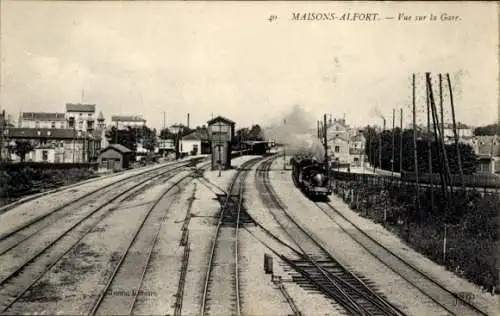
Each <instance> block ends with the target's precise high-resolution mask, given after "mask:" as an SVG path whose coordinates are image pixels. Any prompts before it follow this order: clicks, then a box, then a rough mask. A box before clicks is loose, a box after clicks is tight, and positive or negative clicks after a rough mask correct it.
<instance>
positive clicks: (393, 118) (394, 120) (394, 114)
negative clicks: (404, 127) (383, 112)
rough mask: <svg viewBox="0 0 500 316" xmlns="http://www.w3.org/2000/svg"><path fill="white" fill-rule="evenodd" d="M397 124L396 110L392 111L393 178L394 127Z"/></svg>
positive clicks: (392, 175)
mask: <svg viewBox="0 0 500 316" xmlns="http://www.w3.org/2000/svg"><path fill="white" fill-rule="evenodd" d="M395 122H396V109H392V159H391V178H392V177H394V151H395V150H394V126H395Z"/></svg>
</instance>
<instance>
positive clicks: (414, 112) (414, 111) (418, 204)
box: [412, 74, 420, 211]
mask: <svg viewBox="0 0 500 316" xmlns="http://www.w3.org/2000/svg"><path fill="white" fill-rule="evenodd" d="M412 105H413V160H414V162H413V164H414V170H415V180H416V189H417V190H416V193H417V196H416V201H417V211H420V185H419V183H418V180H419V179H418V156H417V109H416V103H415V74H413V75H412Z"/></svg>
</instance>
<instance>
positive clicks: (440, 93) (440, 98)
mask: <svg viewBox="0 0 500 316" xmlns="http://www.w3.org/2000/svg"><path fill="white" fill-rule="evenodd" d="M439 107H440V111H441V126H442V128H441V144H442V147H443V157H444V167H445V169H444V170H445V171H446V177H447V178H446V182H447V183H448V184H449V185H450V192H451V193H453V184H452V182H451V181H452V179H451V173H450V165H449V163H448V154H447V153H446V147H445V144H444V113H443V78H442V76H441V74H439Z"/></svg>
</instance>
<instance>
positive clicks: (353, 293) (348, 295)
mask: <svg viewBox="0 0 500 316" xmlns="http://www.w3.org/2000/svg"><path fill="white" fill-rule="evenodd" d="M272 162H273V160H272V159H270V160H268V161H265V162H264V163H262V164H261V165H260V166H259V168H258V173H259V174H260V176H261V180H262V181H258V183H257V184H258V186H259V187H260V189H259V191H261V192H265V195H264V196H263V198H264V201H265V203H266V204H268V205H269V207H270V208H269V209H270V211H271V212H272V213H273V214H272V215H273V217H274V218H275V220H276V222H277V223H278V224H279V225H280V226H281V228H282V229H283V230H284V231H285V232H286V233H287V235H288V236H289V237H290V239H291V240H293V241H294V242H295V244H296V245H297V247H298V248H299V249H294V248H293V247H291V246H289V245H287V247H288V248H291V249H293V251H294V252H295V253H296V256H295V257H294V258H293V259H292V258H288V257H286V256H284V255H281V254H278V255H279V257H280V258H281V259H282V260H283V261H284V262H286V263H287V264H288V265H290V266H291V267H292V268H293V269H294V270H295V271H296V272H297V274H296V275H295V276H294V279H295V280H296V281H297V282H298V283H302V284H307V285H309V286H314V287H315V288H316V289H318V290H319V291H321V292H322V293H324V294H325V295H327V296H328V297H330V298H331V299H333V300H335V301H336V302H337V303H338V304H340V305H341V306H342V307H343V308H344V309H345V310H346V311H347V312H349V313H351V314H353V315H404V314H403V312H401V311H400V310H399V309H397V308H396V307H394V306H393V305H392V304H390V303H389V302H388V301H387V300H386V299H385V298H384V297H382V296H381V295H380V294H378V293H376V292H375V291H374V290H373V289H371V288H370V287H369V286H368V285H367V284H366V283H367V282H366V281H364V280H362V279H360V278H359V277H358V276H356V275H355V274H354V273H352V272H351V271H349V270H348V269H346V268H345V267H344V266H342V265H341V264H340V263H339V262H338V261H337V260H335V259H334V258H333V257H332V256H331V255H330V254H329V253H328V251H326V249H325V248H324V247H323V246H322V245H321V244H320V243H319V242H318V241H317V240H316V239H315V238H314V236H312V235H311V234H310V233H309V232H306V231H305V230H304V229H303V228H302V227H301V226H300V225H298V224H297V222H296V221H295V220H294V219H293V218H292V217H291V216H290V215H289V214H288V213H287V212H286V207H285V206H284V205H283V203H282V202H281V201H280V200H279V198H278V197H277V196H276V193H275V192H274V190H273V188H272V186H271V184H270V181H269V169H270V166H271V164H272ZM267 232H268V233H269V234H271V233H270V232H269V231H267ZM273 238H274V239H278V238H277V237H275V236H274V237H273ZM283 244H285V243H284V242H283Z"/></svg>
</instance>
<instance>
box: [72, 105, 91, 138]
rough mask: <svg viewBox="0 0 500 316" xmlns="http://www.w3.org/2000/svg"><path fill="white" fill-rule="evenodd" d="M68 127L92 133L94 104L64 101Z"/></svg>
mask: <svg viewBox="0 0 500 316" xmlns="http://www.w3.org/2000/svg"><path fill="white" fill-rule="evenodd" d="M65 118H66V121H67V122H68V126H67V127H68V128H70V129H76V130H78V131H86V132H90V133H92V132H93V131H94V130H95V128H96V117H95V104H82V103H66V113H65Z"/></svg>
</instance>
